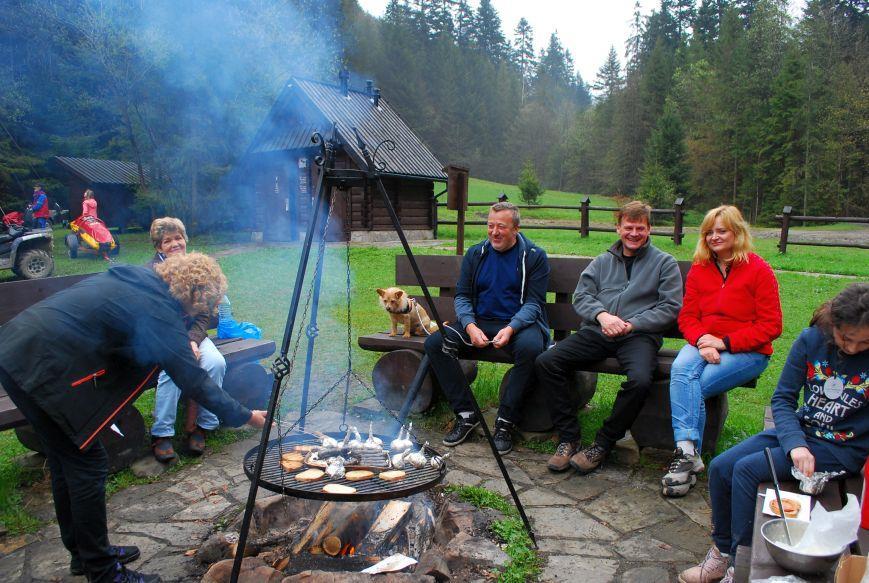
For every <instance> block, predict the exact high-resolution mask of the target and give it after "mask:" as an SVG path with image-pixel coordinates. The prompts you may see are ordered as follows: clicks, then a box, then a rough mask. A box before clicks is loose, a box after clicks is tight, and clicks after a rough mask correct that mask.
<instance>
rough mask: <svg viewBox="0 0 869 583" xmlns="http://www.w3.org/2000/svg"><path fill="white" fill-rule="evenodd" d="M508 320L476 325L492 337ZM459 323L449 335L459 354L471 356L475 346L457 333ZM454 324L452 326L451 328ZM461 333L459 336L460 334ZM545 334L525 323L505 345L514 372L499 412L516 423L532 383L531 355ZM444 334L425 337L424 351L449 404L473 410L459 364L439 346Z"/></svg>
mask: <svg viewBox="0 0 869 583" xmlns="http://www.w3.org/2000/svg"><path fill="white" fill-rule="evenodd" d="M507 324H509V322H507V321H499V320H479V321H478V322H477V326H479V327H480V329H481V330H482V331H483V333H484V334H485V335H486V336H487V337H488V338H489V340H491V339H492V338H494V337H495V335H496V334H497V333H498V331H499V330H501V329H502V328H504V327H505V326H506V325H507ZM459 326H460V325H454V326H453V327H452V328H446V333H447V336H448V338H449V339H450V340H451V341H452V342H454V344H455V345H456V346H457V347H458V356H459V357H460V358H467V357H471V358H473V355H474V352H476V350H477V348H475V347H473V346H468V345H467V344H465V342H467V343H468V344H470V342H471V341H470V338H469V337H468V335H467V333H466V332H465V331H464V330H462V331H461V333H460V334H459V333H458V332H456V330H458V329H459ZM453 328H455V330H454V329H453ZM460 337H461V338H460ZM546 341H547V338H546V337H545V336H544V335H543V332H542V331H541V330H540V328H538V327H537V326H534V325H532V326H528V327H526V328H523V329H522V330H519V331H518V332H516V333H514V334H513V336H512V337H511V338H510V342H508V343H507V345H506V346H505V347H504V350H506V351H507V352H508V353H509V354H510V356H511V357H512V358H513V372H511V373H510V380H509V382H508V383H507V386H506V388H505V389H504V397H503V398H502V399H501V404H500V406H499V407H498V416H499V417H503V418H504V419H507V420H508V421H512V422H513V423H518V422H519V421H521V420H522V400H523V399H524V397H525V393H526V391H528V390H529V388H530V387H531V386H532V385H533V384H534V359H535V358H537V355H539V354H540V353H541V352H543V351H544V350H545V348H546ZM442 347H443V338H441V333H440V332H435V333H434V334H432V335H431V336H429V337H428V338H427V339H426V341H425V353H426V354H427V355H428V357H429V359H430V360H431V367H432V370H433V371H434V373H435V375H436V376H437V379H438V382H439V383H440V385H441V388H442V389H443V391H444V394H445V395H446V397H447V400H448V401H449V402H450V407H452V409H453V411H455V412H456V413H462V412H467V411H473V410H474V406H473V404H472V403H471V397H470V395H468V393H467V392H466V391H465V388H464V387H465V384H466V382H465V375H464V374H463V373H462V369H461V367H460V366H459V361H458V360H457V359H455V358H453V357H452V356H450V355H449V354H445V353H444V351H443V350H442Z"/></svg>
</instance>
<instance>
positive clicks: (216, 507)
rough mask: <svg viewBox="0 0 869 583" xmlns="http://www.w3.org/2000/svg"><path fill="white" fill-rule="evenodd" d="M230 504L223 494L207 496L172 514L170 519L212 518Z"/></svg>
mask: <svg viewBox="0 0 869 583" xmlns="http://www.w3.org/2000/svg"><path fill="white" fill-rule="evenodd" d="M231 505H232V504H231V502H230V501H229V500H227V499H226V498H224V497H223V496H217V495H215V496H209V497H208V498H206V499H205V500H202V501H201V502H197V503H196V504H194V505H192V506H189V507H187V508H185V509H184V510H182V511H181V512H178V513H177V514H174V515H173V516H172V520H214V519H215V518H217V517H218V516H219V515H220V514H221V513H222V512H223V511H224V510H226V509H227V508H229V507H230V506H231Z"/></svg>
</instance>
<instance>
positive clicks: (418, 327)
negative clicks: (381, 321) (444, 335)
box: [377, 287, 438, 338]
mask: <svg viewBox="0 0 869 583" xmlns="http://www.w3.org/2000/svg"><path fill="white" fill-rule="evenodd" d="M377 295H379V296H380V305H381V306H383V309H384V310H386V311H387V312H389V318H390V319H391V320H392V328H391V329H390V331H389V335H390V336H395V335H397V334H398V324H401V325H402V326H403V328H404V334H402V336H403V337H404V338H410V335H411V334H416V335H417V336H428V335H429V334H430V333H432V332H434V331H435V330H437V329H438V327H437V324H435V323H434V322H432V321H431V318H429V317H428V314H427V313H426V311H425V308H423V307H422V306H420V305H419V304H418V303H417V302H416V300H415V299H413V298H411V297H408V295H407V292H405V291H404V290H403V289H401V288H398V287H389V288H386V289H380V288H377Z"/></svg>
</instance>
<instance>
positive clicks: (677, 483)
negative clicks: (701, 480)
mask: <svg viewBox="0 0 869 583" xmlns="http://www.w3.org/2000/svg"><path fill="white" fill-rule="evenodd" d="M704 469H706V468H705V466H704V465H703V460H702V459H701V458H700V454H698V453H694V454H693V455H687V454H685V453H684V452H683V451H682V448H680V447H677V448H676V451H674V452H673V459H671V460H670V465H669V466H668V467H667V473H666V474H664V477H663V478H661V492H662V493H663V494H664V496H668V497H670V498H680V497H682V496H684V495H686V494H687V493H688V491H689V490H690V489H691V488H692V487H693V486H694V484H696V483H697V474H699V473H700V472H702V471H703V470H704Z"/></svg>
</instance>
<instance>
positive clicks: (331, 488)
mask: <svg viewBox="0 0 869 583" xmlns="http://www.w3.org/2000/svg"><path fill="white" fill-rule="evenodd" d="M323 491H324V492H325V493H327V494H355V493H356V488H354V487H353V486H345V485H344V484H326V485H325V486H323Z"/></svg>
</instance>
